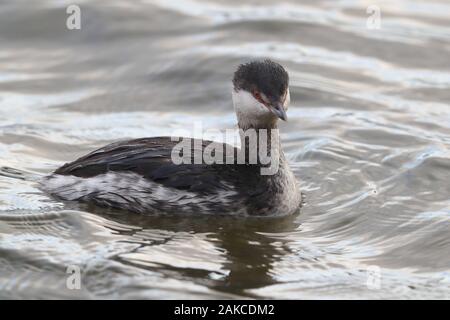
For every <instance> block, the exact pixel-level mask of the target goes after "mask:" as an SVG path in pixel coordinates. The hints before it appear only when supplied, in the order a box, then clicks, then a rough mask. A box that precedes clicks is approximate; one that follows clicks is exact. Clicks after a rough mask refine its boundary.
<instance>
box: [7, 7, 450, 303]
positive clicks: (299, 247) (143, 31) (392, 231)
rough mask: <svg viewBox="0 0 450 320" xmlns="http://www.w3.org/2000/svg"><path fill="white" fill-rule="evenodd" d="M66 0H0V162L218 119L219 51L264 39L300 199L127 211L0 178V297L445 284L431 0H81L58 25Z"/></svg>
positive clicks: (444, 137) (439, 36)
mask: <svg viewBox="0 0 450 320" xmlns="http://www.w3.org/2000/svg"><path fill="white" fill-rule="evenodd" d="M71 3H72V1H56V0H54V1H50V0H49V1H44V0H41V1H33V5H30V2H29V1H24V0H22V1H0V166H8V167H12V168H16V169H20V170H26V171H29V172H32V173H36V174H48V173H50V172H51V171H52V170H54V169H55V168H57V167H58V166H60V165H62V164H63V163H64V162H66V161H70V160H73V159H75V158H77V157H79V156H81V155H83V154H85V153H86V152H88V151H90V150H93V149H95V148H97V147H100V146H102V145H104V144H107V143H110V142H112V141H115V140H118V139H124V138H138V137H145V136H155V135H168V134H173V132H174V131H175V130H178V129H183V128H189V129H190V128H192V124H193V123H195V122H198V121H203V122H202V123H203V126H204V129H208V128H218V129H226V128H233V127H234V126H235V116H234V113H233V110H232V105H231V95H230V90H231V84H230V79H231V76H232V72H233V70H234V68H235V67H236V66H237V65H238V64H239V63H241V62H244V61H248V60H249V59H253V58H263V57H270V58H272V59H275V60H277V61H278V62H280V63H282V64H283V65H284V66H285V67H286V68H287V69H288V71H289V73H290V76H291V89H290V90H291V100H292V105H291V107H290V109H289V122H287V123H284V124H283V125H282V128H281V130H282V139H283V142H284V146H285V149H286V153H287V155H288V157H289V160H290V162H291V166H292V168H293V170H294V172H295V174H296V176H297V178H298V179H299V180H300V181H301V186H302V190H303V192H304V194H305V196H306V204H305V206H304V208H303V210H302V212H301V213H300V214H299V215H295V216H291V217H285V218H276V219H261V218H242V217H240V218H237V217H207V216H202V215H199V216H198V217H191V216H190V217H183V216H179V217H168V216H155V217H143V216H139V215H131V214H124V213H123V212H117V211H111V210H109V211H107V210H103V209H99V208H93V207H89V206H84V205H77V204H73V203H62V202H58V201H56V200H55V199H52V198H50V197H49V196H48V195H46V194H45V193H43V192H41V191H39V189H37V187H36V185H35V184H34V183H33V182H29V181H23V180H17V179H11V178H7V177H0V298H106V299H109V298H146V299H149V298H150V299H151V298H156V299H159V298H166V299H168V298H287V299H304V298H307V299H309V298H331V299H339V298H351V299H353V298H440V299H442V298H447V299H448V298H450V223H449V221H450V220H449V217H450V182H449V181H450V148H449V147H450V93H449V92H450V90H449V89H450V63H449V62H450V19H449V18H448V12H450V4H449V3H448V2H447V1H439V0H433V1H425V0H423V1H380V2H379V6H380V8H381V11H382V15H381V29H379V30H371V29H368V28H367V27H366V20H367V17H368V14H367V13H366V8H367V6H368V5H371V4H373V3H372V1H346V0H342V1H314V2H311V1H283V2H280V3H277V4H275V3H272V2H271V1H258V2H256V1H250V0H249V1H242V0H240V1H200V0H176V1H172V0H171V1H158V0H148V1H145V0H141V1H138V0H136V1H118V0H117V1H116V0H112V1H78V4H79V5H80V7H81V14H82V15H81V17H82V21H81V22H82V23H81V30H68V29H67V28H66V18H67V14H66V7H67V5H69V4H71ZM69 266H78V267H79V268H80V270H81V272H82V286H81V289H80V290H69V289H68V288H67V287H66V280H67V277H68V274H67V273H66V270H67V268H68V267H69ZM374 270H375V271H374ZM376 270H379V272H380V273H379V274H377V273H376ZM374 272H375V273H374ZM378 275H379V278H378ZM378 279H379V280H380V282H379V283H378V284H377V280H378ZM374 280H375V282H374Z"/></svg>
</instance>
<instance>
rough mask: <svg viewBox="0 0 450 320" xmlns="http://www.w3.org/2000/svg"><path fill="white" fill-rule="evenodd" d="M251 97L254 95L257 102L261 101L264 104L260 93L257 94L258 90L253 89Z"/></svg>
mask: <svg viewBox="0 0 450 320" xmlns="http://www.w3.org/2000/svg"><path fill="white" fill-rule="evenodd" d="M253 97H255V99H256V100H258V101H259V102H261V103H263V104H264V102H263V100H262V98H261V95H260V94H259V92H258V91H254V92H253Z"/></svg>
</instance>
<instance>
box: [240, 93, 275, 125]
mask: <svg viewBox="0 0 450 320" xmlns="http://www.w3.org/2000/svg"><path fill="white" fill-rule="evenodd" d="M233 104H234V109H235V111H236V115H237V117H238V120H239V123H240V125H241V126H243V127H246V128H247V127H257V126H258V125H259V124H260V122H261V121H265V119H267V117H268V116H270V115H271V114H272V112H271V111H270V110H269V109H268V108H267V107H266V106H265V105H263V104H262V103H260V102H259V101H258V100H256V99H255V98H254V97H253V95H252V94H251V93H250V92H247V91H244V90H239V91H237V92H236V91H234V90H233Z"/></svg>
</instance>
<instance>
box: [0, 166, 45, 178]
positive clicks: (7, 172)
mask: <svg viewBox="0 0 450 320" xmlns="http://www.w3.org/2000/svg"><path fill="white" fill-rule="evenodd" d="M0 176H3V177H7V178H11V179H19V180H24V181H37V180H39V179H40V178H42V177H43V175H41V174H39V173H36V172H29V171H25V170H19V169H14V168H11V167H0Z"/></svg>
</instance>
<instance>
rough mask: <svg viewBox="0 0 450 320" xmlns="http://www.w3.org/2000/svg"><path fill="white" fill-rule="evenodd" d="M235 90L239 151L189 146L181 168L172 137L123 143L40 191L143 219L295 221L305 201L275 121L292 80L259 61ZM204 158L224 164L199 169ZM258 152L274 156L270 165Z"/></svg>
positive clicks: (199, 143)
mask: <svg viewBox="0 0 450 320" xmlns="http://www.w3.org/2000/svg"><path fill="white" fill-rule="evenodd" d="M233 86H234V90H233V103H234V108H235V111H236V114H237V118H238V124H239V128H240V129H242V130H241V131H240V132H241V141H242V149H237V148H234V147H231V146H229V145H224V144H221V143H212V142H211V141H205V140H195V139H192V141H189V140H188V141H189V146H192V145H193V148H192V149H191V150H190V151H189V153H183V156H182V158H183V159H184V162H183V163H181V164H178V163H177V164H176V163H174V161H173V152H172V151H173V149H174V147H177V146H179V142H175V141H172V140H173V139H172V138H171V137H156V138H144V139H137V140H130V141H125V142H118V143H113V144H111V145H108V146H106V147H104V148H101V149H99V150H97V151H94V152H92V153H90V154H88V155H86V156H84V157H82V158H80V159H78V160H76V161H74V162H72V163H69V164H66V165H64V166H63V167H61V168H59V169H58V170H56V171H55V173H54V174H52V175H50V176H49V177H47V178H46V179H44V180H43V181H42V184H43V187H44V188H45V189H46V190H47V191H49V192H50V193H52V194H54V195H55V196H57V197H59V198H61V199H64V200H78V201H83V202H89V203H95V204H97V205H101V206H107V207H113V208H119V209H127V210H131V211H135V212H140V213H152V212H165V213H216V214H247V215H283V214H292V213H294V212H295V211H296V210H297V209H298V207H299V205H300V202H301V194H300V192H299V189H298V186H297V182H296V179H295V177H294V175H293V173H292V171H291V170H290V168H289V165H288V163H287V161H286V159H285V157H284V154H283V151H282V149H281V145H280V143H279V140H278V134H277V130H276V129H277V120H278V118H280V119H283V120H286V110H287V106H288V104H289V100H290V97H289V87H288V74H287V72H286V71H285V70H284V68H283V67H282V66H281V65H279V64H277V63H275V62H272V61H270V60H264V61H254V62H250V63H247V64H243V65H241V66H239V68H238V69H237V71H236V72H235V74H234V78H233ZM249 133H254V134H255V136H254V137H256V140H254V141H253V142H255V141H256V142H257V143H256V145H255V143H252V141H251V140H252V139H251V138H252V137H251V134H249ZM264 138H266V139H265V140H266V145H264V147H265V148H263V146H262V145H261V144H260V142H261V141H262V140H264ZM191 143H192V145H191ZM199 150H200V151H201V152H203V153H205V152H206V151H207V150H214V151H213V152H211V155H213V159H220V160H221V161H220V160H219V161H216V162H213V163H212V164H211V163H205V161H201V162H200V163H198V161H194V160H195V157H194V155H196V154H197V151H199ZM229 150H231V152H229ZM261 150H265V151H267V150H268V151H269V152H267V154H266V155H268V156H269V158H268V159H266V158H267V157H263V155H262V153H261V152H259V151H261ZM183 151H184V150H183ZM242 151H244V152H245V153H244V152H242ZM252 155H256V157H254V158H252ZM240 156H243V158H244V160H245V162H243V163H242V162H239V161H238V160H239V159H242V157H240ZM247 156H248V159H247ZM230 157H231V158H232V159H233V161H232V163H231V164H230ZM252 159H253V160H254V162H252V161H251V160H252ZM267 160H270V161H267ZM274 168H275V170H273V169H274ZM264 170H266V171H265V173H264Z"/></svg>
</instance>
